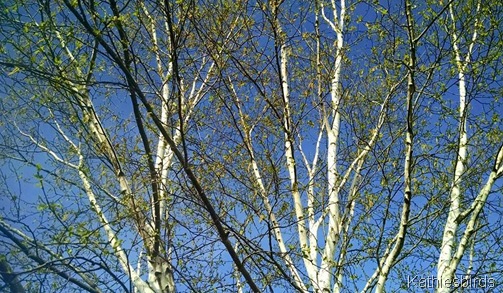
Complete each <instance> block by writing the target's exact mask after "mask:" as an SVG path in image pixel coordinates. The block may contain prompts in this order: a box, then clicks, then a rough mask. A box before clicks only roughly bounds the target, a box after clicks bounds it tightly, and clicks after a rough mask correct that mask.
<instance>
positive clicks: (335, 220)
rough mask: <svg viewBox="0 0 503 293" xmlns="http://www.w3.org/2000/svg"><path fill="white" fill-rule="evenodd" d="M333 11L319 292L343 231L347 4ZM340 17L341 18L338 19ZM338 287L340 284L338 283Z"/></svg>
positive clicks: (327, 285) (326, 288)
mask: <svg viewBox="0 0 503 293" xmlns="http://www.w3.org/2000/svg"><path fill="white" fill-rule="evenodd" d="M331 10H332V12H333V20H330V19H328V17H327V16H326V15H325V8H324V5H323V2H321V13H322V16H323V18H324V19H325V21H326V22H327V23H328V24H329V25H330V27H331V28H332V30H333V31H334V32H335V33H336V36H337V43H336V48H337V50H336V57H335V63H334V69H333V70H334V72H333V74H332V80H331V89H330V95H331V99H332V103H331V105H330V107H331V108H330V117H332V122H331V123H330V124H329V121H328V120H329V117H326V118H325V122H326V124H327V125H326V129H327V139H328V142H327V143H328V147H327V148H328V150H327V183H328V209H329V215H328V231H327V236H326V239H325V248H324V250H323V254H322V258H321V266H320V269H319V271H318V276H317V282H318V286H319V290H320V291H321V292H323V291H330V289H331V288H330V287H331V277H332V267H333V257H334V253H335V249H336V245H337V242H338V239H339V236H340V231H341V221H340V206H339V193H338V190H337V183H338V182H337V180H338V171H337V143H338V136H339V128H340V122H341V117H340V112H339V106H340V104H341V101H342V92H341V85H340V78H341V67H342V57H343V55H342V54H343V53H342V49H343V46H344V35H343V31H344V18H345V17H346V16H345V14H346V1H345V0H341V1H340V12H339V13H338V9H337V7H336V4H335V0H332V1H331ZM338 14H339V15H338ZM336 284H338V283H337V282H336ZM333 289H334V292H338V291H339V290H340V287H339V286H338V285H337V286H334V288H333Z"/></svg>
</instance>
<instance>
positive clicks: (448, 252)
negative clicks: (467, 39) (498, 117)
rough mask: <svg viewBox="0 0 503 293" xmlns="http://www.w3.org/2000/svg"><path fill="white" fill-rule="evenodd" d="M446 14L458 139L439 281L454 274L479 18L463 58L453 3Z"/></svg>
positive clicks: (450, 277) (439, 264)
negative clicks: (470, 78)
mask: <svg viewBox="0 0 503 293" xmlns="http://www.w3.org/2000/svg"><path fill="white" fill-rule="evenodd" d="M479 10H480V1H479V2H478V4H477V8H476V12H475V13H478V12H479ZM449 15H450V18H451V21H452V23H453V25H452V28H451V30H450V31H451V40H452V47H453V52H454V57H455V60H456V69H457V70H458V87H459V138H458V150H457V157H456V161H455V167H454V168H455V169H454V178H453V181H452V183H451V192H450V195H449V203H450V205H449V214H448V216H447V221H446V223H445V227H444V233H443V237H442V246H441V249H440V256H439V258H438V264H437V279H438V280H450V279H452V277H453V273H454V272H455V268H453V267H452V264H451V262H452V251H453V249H454V246H455V242H456V238H457V237H456V236H457V230H458V226H459V216H460V214H461V206H460V201H461V196H462V191H461V187H460V184H461V182H462V175H463V173H464V172H465V169H466V160H467V153H468V134H467V127H468V126H467V123H468V110H467V101H466V76H465V71H466V68H467V66H468V64H469V63H470V59H471V54H472V50H473V45H474V43H475V41H476V39H477V25H478V18H477V19H476V21H475V26H474V30H473V34H472V39H471V44H470V45H469V46H468V52H467V55H466V57H465V59H464V60H463V59H462V57H461V51H460V48H459V37H458V35H457V32H456V17H455V15H454V9H453V7H452V4H451V5H450V7H449ZM448 291H449V288H439V289H438V292H448Z"/></svg>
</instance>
